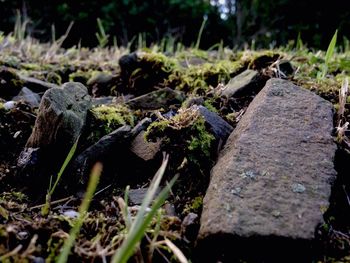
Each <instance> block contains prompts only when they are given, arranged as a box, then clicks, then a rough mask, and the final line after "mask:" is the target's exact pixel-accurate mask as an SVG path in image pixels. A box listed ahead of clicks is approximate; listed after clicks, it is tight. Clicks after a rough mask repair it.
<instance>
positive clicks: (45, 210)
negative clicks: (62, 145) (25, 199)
mask: <svg viewBox="0 0 350 263" xmlns="http://www.w3.org/2000/svg"><path fill="white" fill-rule="evenodd" d="M78 141H79V138H78V139H77V140H76V142H75V143H74V144H73V146H72V147H71V149H70V150H69V153H68V155H67V157H66V159H65V160H64V162H63V164H62V166H61V169H60V171H59V172H58V174H57V177H56V180H55V182H54V184H53V185H52V176H51V177H50V184H49V189H48V191H47V194H46V198H45V204H44V206H43V207H42V209H41V215H43V216H46V215H48V214H49V212H50V203H51V197H52V195H53V193H54V192H55V190H56V187H57V185H58V183H59V182H60V180H61V177H62V174H63V173H64V171H65V170H66V167H67V165H68V164H69V162H70V161H71V159H72V158H73V156H74V153H75V151H76V149H77V146H78Z"/></svg>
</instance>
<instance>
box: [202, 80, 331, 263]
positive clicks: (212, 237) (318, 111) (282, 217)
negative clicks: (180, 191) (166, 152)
mask: <svg viewBox="0 0 350 263" xmlns="http://www.w3.org/2000/svg"><path fill="white" fill-rule="evenodd" d="M332 129H333V106H332V104H331V103H329V102H327V101H325V100H324V99H322V98H321V97H319V96H317V95H316V94H314V93H312V92H310V91H307V90H305V89H303V88H300V87H298V86H295V85H294V84H292V83H290V82H288V81H285V80H281V79H271V80H269V81H268V82H267V84H266V86H265V87H264V88H263V89H262V91H261V92H260V93H259V94H258V95H257V96H256V98H255V99H254V100H253V102H252V103H251V104H250V106H249V107H248V109H247V111H246V113H245V114H244V116H243V117H242V119H241V120H240V122H239V123H238V125H237V127H236V129H235V130H234V132H233V133H232V134H231V135H230V137H229V138H228V140H227V143H226V145H225V147H224V149H223V150H222V152H221V153H220V156H219V159H218V162H217V164H216V165H215V166H214V168H213V169H212V172H211V182H210V185H209V187H208V190H207V193H206V196H205V198H204V206H203V212H202V217H201V227H200V231H199V237H198V242H199V243H201V244H202V245H203V246H204V247H205V246H206V245H209V244H212V242H215V247H218V249H219V248H220V249H224V250H225V251H224V252H223V251H222V250H221V251H220V252H218V253H230V251H229V250H230V249H231V250H232V246H233V245H234V244H236V245H239V246H243V247H244V246H249V249H248V250H249V251H250V253H253V251H252V250H251V249H252V248H253V247H254V246H253V244H255V243H254V241H256V242H257V243H256V245H257V247H260V248H261V250H260V251H259V253H260V252H261V253H267V251H269V252H271V254H275V255H276V251H277V250H276V249H278V250H279V249H281V250H285V251H287V252H289V253H295V255H299V256H301V257H302V256H303V254H302V253H304V252H306V253H310V250H311V249H310V243H312V242H313V239H314V237H315V230H316V228H317V226H318V225H320V224H321V223H323V212H322V211H324V209H325V208H327V207H328V205H329V197H330V194H331V183H332V182H333V180H334V178H335V176H336V171H335V170H334V167H333V158H334V155H335V151H336V145H335V143H334V142H333V139H332V136H331V133H332ZM229 240H230V242H231V241H232V242H231V243H230V242H229ZM234 241H235V242H236V243H234ZM293 242H295V243H293ZM227 244H229V245H227ZM291 244H293V245H291ZM300 244H301V245H300ZM298 245H300V246H299V247H298ZM209 246H210V245H209ZM295 247H298V248H299V249H300V250H299V249H298V250H294V249H295ZM237 248H238V247H237ZM245 248H248V247H245ZM238 251H239V248H238ZM255 252H256V251H255ZM258 255H259V254H258ZM282 261H284V259H283V260H282Z"/></svg>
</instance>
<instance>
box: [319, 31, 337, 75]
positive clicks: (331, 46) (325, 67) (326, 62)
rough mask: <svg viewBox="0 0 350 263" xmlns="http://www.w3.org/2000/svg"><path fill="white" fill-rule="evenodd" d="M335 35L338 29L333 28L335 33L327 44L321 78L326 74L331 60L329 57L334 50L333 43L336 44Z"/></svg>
mask: <svg viewBox="0 0 350 263" xmlns="http://www.w3.org/2000/svg"><path fill="white" fill-rule="evenodd" d="M337 35H338V30H335V33H334V35H333V37H332V40H331V42H330V43H329V45H328V48H327V52H326V56H325V63H324V64H323V67H322V75H321V78H322V79H323V78H325V77H326V75H327V71H328V68H329V63H330V61H331V58H332V56H333V53H334V50H335V45H336V44H337Z"/></svg>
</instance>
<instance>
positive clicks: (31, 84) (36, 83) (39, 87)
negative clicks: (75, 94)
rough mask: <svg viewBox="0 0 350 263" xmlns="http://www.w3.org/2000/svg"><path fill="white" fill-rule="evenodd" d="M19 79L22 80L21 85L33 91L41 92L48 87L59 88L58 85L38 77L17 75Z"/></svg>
mask: <svg viewBox="0 0 350 263" xmlns="http://www.w3.org/2000/svg"><path fill="white" fill-rule="evenodd" d="M19 78H20V80H21V81H22V82H23V86H24V87H27V88H28V89H31V90H32V91H34V92H37V93H41V92H45V91H47V90H48V89H52V88H59V86H58V85H56V84H53V83H49V82H45V81H42V80H40V79H36V78H32V77H27V76H23V75H19Z"/></svg>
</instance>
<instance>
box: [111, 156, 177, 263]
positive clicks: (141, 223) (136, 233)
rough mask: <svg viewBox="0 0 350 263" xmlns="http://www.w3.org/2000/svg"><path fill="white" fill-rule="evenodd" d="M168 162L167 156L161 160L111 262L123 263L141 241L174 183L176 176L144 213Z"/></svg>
mask: <svg viewBox="0 0 350 263" xmlns="http://www.w3.org/2000/svg"><path fill="white" fill-rule="evenodd" d="M167 163H168V156H166V157H165V158H164V160H163V163H162V165H161V167H160V168H159V170H158V172H157V173H156V175H155V176H154V178H153V180H152V182H151V185H150V187H149V189H148V191H147V194H146V196H145V198H144V200H143V202H142V205H141V207H140V210H139V211H138V213H137V215H136V218H135V220H134V221H133V222H132V225H131V227H130V230H129V232H128V234H127V235H126V237H125V239H124V241H123V243H122V245H121V247H120V248H119V249H118V250H117V251H116V253H115V254H114V256H113V257H112V260H111V262H113V263H125V262H127V260H128V259H129V258H130V257H131V256H132V255H133V253H134V252H135V247H136V246H137V244H138V243H139V242H140V241H141V239H142V237H143V236H144V234H145V231H146V229H147V227H148V226H149V224H150V223H151V221H152V219H153V217H154V216H155V214H156V213H157V211H158V209H159V208H160V207H161V206H162V205H163V203H164V202H165V200H166V198H167V197H168V194H169V192H170V189H171V187H172V186H173V185H174V183H175V181H176V179H177V177H176V176H175V177H174V178H173V179H172V180H171V181H170V182H169V184H167V185H166V187H165V188H164V189H163V190H162V191H161V192H160V194H159V195H158V197H157V198H156V200H155V201H154V203H153V206H152V208H151V210H150V211H149V212H148V213H147V214H146V208H147V207H149V205H150V203H151V202H152V200H153V197H154V196H155V193H156V191H157V189H158V187H159V184H160V181H161V179H162V176H163V174H164V172H165V169H166V166H167Z"/></svg>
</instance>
